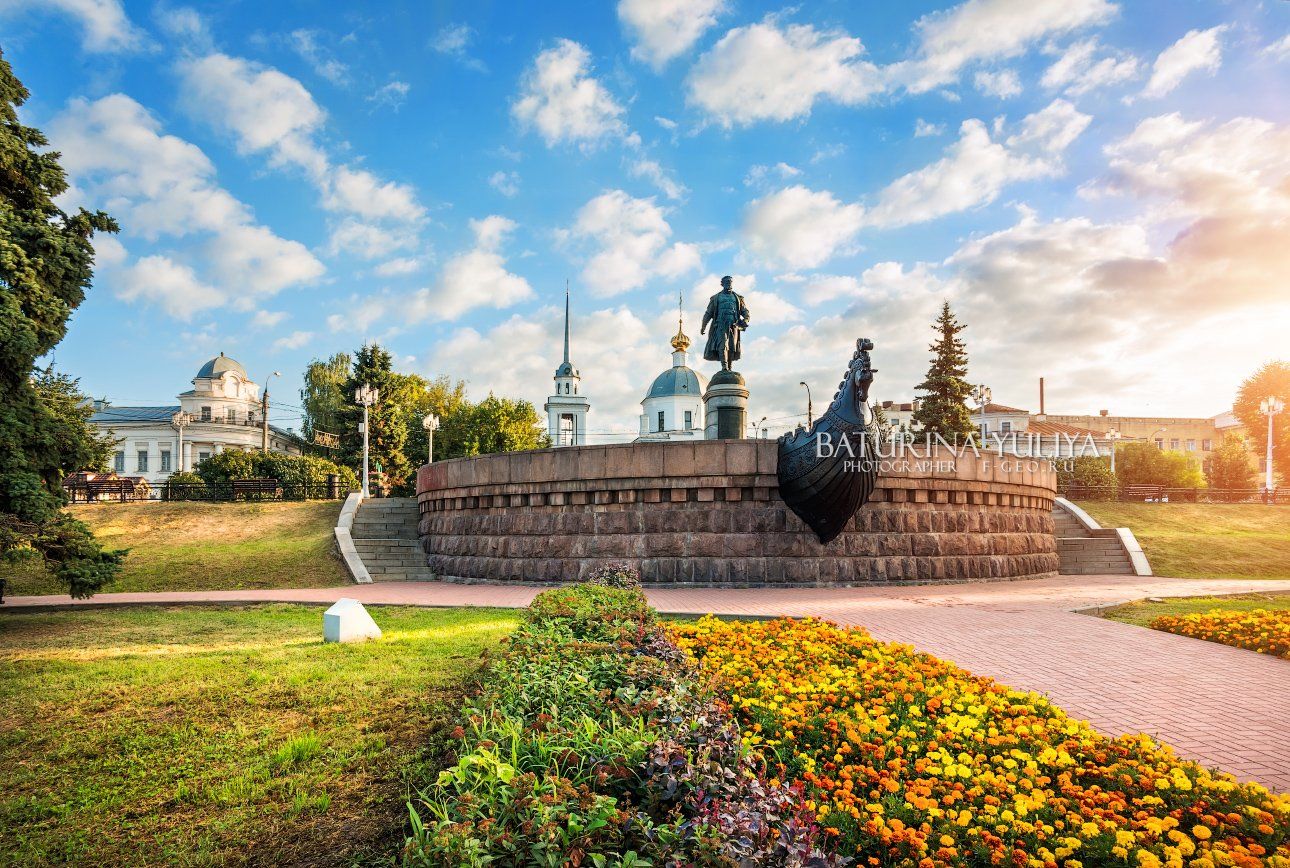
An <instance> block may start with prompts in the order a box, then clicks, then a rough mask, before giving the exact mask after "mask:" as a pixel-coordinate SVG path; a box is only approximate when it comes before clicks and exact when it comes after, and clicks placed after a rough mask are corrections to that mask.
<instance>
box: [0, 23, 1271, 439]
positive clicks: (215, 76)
mask: <svg viewBox="0 0 1290 868" xmlns="http://www.w3.org/2000/svg"><path fill="white" fill-rule="evenodd" d="M0 45H2V46H3V48H4V51H5V56H6V57H7V59H8V60H9V61H10V62H11V63H12V64H13V66H14V68H15V71H16V72H17V74H18V75H19V76H20V77H21V78H22V79H23V81H24V82H25V83H26V84H27V86H28V87H29V88H30V90H31V91H32V99H31V100H30V101H29V103H28V104H27V106H26V107H25V109H24V111H23V116H24V119H25V120H26V121H27V122H29V123H32V124H35V125H37V126H40V127H41V128H43V129H45V130H46V131H47V133H48V134H49V136H50V138H51V140H52V144H53V146H54V147H56V148H58V149H59V150H61V151H63V152H64V159H65V165H66V166H67V168H68V169H69V174H70V176H71V180H72V183H73V189H72V190H71V191H70V192H69V194H68V195H67V196H66V197H65V199H66V203H65V204H66V205H67V206H69V207H70V206H73V205H80V204H84V205H86V206H90V207H102V208H105V209H107V210H109V211H111V212H112V213H113V214H114V215H115V216H117V217H118V219H119V220H120V222H121V224H122V229H123V231H122V233H121V234H120V235H119V236H117V237H116V238H115V239H113V240H109V241H105V242H103V243H102V244H100V257H99V258H100V264H99V270H98V275H97V277H96V280H95V287H94V290H93V291H92V292H91V293H90V297H89V300H88V301H87V302H86V304H85V305H84V307H83V308H82V309H81V310H80V311H78V313H77V314H76V316H75V319H74V321H73V324H72V328H71V331H70V333H69V335H68V337H67V339H66V340H65V341H64V342H63V344H62V345H61V346H60V347H59V348H58V351H57V362H58V364H59V366H60V367H62V368H64V369H65V370H67V371H68V372H70V373H72V374H74V375H77V376H80V377H81V378H82V381H83V384H84V386H85V387H86V389H87V390H89V391H90V392H92V393H94V394H96V395H106V396H107V397H108V398H109V399H111V400H112V401H114V402H115V403H118V404H130V403H164V402H167V401H169V400H170V399H171V397H172V396H173V395H174V394H175V393H177V392H178V391H181V390H183V389H184V388H187V381H188V379H189V378H190V377H191V376H192V374H193V373H194V372H195V371H196V369H197V367H198V366H199V365H200V364H201V362H202V361H204V360H205V359H206V358H208V357H209V356H211V355H214V354H215V353H217V352H219V351H224V352H226V353H228V354H229V355H232V356H234V357H236V358H237V359H239V360H240V361H242V362H243V363H244V364H245V365H246V366H247V369H248V371H249V372H250V374H251V376H252V378H254V379H256V380H260V381H262V380H263V378H264V376H265V375H266V373H267V372H269V371H272V370H279V371H282V373H283V378H282V381H281V384H280V385H275V387H274V388H275V394H274V398H275V402H280V403H281V405H282V406H281V408H280V409H279V410H277V412H276V413H275V419H277V420H278V421H280V422H281V423H282V424H283V425H291V424H293V423H294V421H295V420H294V419H293V411H292V409H291V405H294V404H296V403H297V400H296V392H297V390H298V388H299V382H300V372H301V370H302V369H303V367H304V365H305V364H306V363H307V362H308V361H309V360H310V359H311V358H315V357H323V356H326V355H329V354H331V353H333V352H335V351H338V350H352V349H353V348H355V347H356V346H358V345H360V344H361V343H362V342H363V341H364V340H379V341H381V342H382V343H384V344H386V345H388V346H389V347H390V348H391V350H392V351H393V352H394V353H395V355H396V358H397V359H398V360H399V366H400V367H401V368H403V369H404V370H408V371H415V372H418V373H423V374H428V375H437V374H448V375H450V376H453V377H461V378H464V379H466V380H467V381H469V383H470V389H471V392H472V393H473V394H474V395H475V396H476V397H482V396H483V395H484V394H486V393H487V391H488V390H490V389H493V390H497V391H498V392H502V393H506V394H512V395H518V396H522V397H525V398H528V399H529V400H532V401H533V402H534V403H535V404H537V405H538V406H539V409H540V406H541V402H542V399H543V397H544V396H545V395H546V394H547V393H548V391H549V387H550V378H551V374H552V372H553V370H554V368H555V366H556V364H558V362H559V353H560V341H559V331H560V327H561V326H560V312H561V309H562V301H563V299H562V295H563V291H564V286H565V281H566V280H567V281H568V282H569V284H570V287H571V289H572V293H573V307H574V310H575V317H574V344H573V345H574V352H573V361H574V362H575V364H577V365H578V366H579V367H580V368H581V370H582V374H583V384H584V385H583V388H584V392H585V393H586V394H588V395H589V396H590V397H591V400H592V417H591V421H590V428H591V430H592V431H593V432H597V433H598V434H599V435H600V436H601V439H611V440H612V439H625V438H627V437H628V436H629V434H630V432H633V431H634V430H635V429H636V420H635V414H636V413H637V412H639V406H638V402H639V400H640V397H641V395H643V393H644V391H645V389H646V388H647V386H648V384H649V381H650V380H651V379H652V378H653V376H654V374H656V373H657V372H658V371H659V370H662V369H663V368H664V367H666V366H667V364H668V362H669V356H668V352H669V347H668V338H669V337H670V335H671V334H672V333H674V331H675V315H676V313H675V312H676V299H677V294H678V293H683V294H684V298H685V308H686V311H687V315H686V321H687V325H686V328H687V331H688V332H689V333H690V334H691V336H692V337H697V331H698V316H697V314H698V313H699V312H700V311H701V310H702V307H703V304H704V302H705V301H706V297H707V295H708V294H710V293H711V292H713V291H715V290H716V289H717V288H718V287H717V278H718V276H719V275H721V274H726V273H729V274H733V275H735V276H736V285H737V288H738V289H740V291H743V292H745V293H746V295H747V296H748V303H749V307H750V308H751V310H752V317H753V323H752V327H751V328H750V330H749V332H748V333H747V335H746V337H745V341H746V343H745V356H746V358H745V360H744V362H743V363H741V365H740V368H741V370H743V372H744V373H745V376H746V377H747V378H748V380H749V383H750V389H751V391H752V395H753V396H752V399H751V412H752V415H753V417H754V418H760V417H761V416H767V417H769V418H770V419H771V420H773V421H772V422H771V423H770V427H787V426H788V425H789V424H791V423H793V422H794V421H796V415H797V414H801V413H803V412H804V406H802V405H803V403H804V402H803V396H802V390H801V388H800V387H799V386H798V385H797V384H798V381H799V380H803V379H805V380H807V381H808V382H810V383H811V384H812V386H813V387H814V388H815V393H816V398H817V404H818V403H819V402H820V401H821V400H822V396H824V397H827V393H828V392H829V391H830V388H831V386H832V385H833V384H834V383H836V381H837V378H838V376H839V374H840V372H841V370H842V368H843V367H844V364H845V362H846V360H847V358H848V357H849V355H850V348H851V346H852V345H853V342H854V340H855V338H857V337H860V336H868V337H871V338H873V339H874V340H875V342H876V344H877V349H876V350H875V353H874V356H875V360H876V361H877V364H878V367H879V369H880V373H879V378H878V382H877V384H876V385H875V389H874V396H875V397H877V398H891V399H897V400H901V399H906V400H907V399H908V398H909V397H910V396H911V395H912V394H913V387H914V385H915V384H916V383H917V382H918V381H919V379H920V378H921V374H922V373H923V371H924V370H925V367H926V359H927V352H926V344H927V341H928V339H929V336H930V332H929V331H928V329H927V324H928V322H929V321H930V319H931V317H932V316H933V314H934V312H935V309H936V307H937V306H938V305H939V304H940V301H941V300H942V299H949V300H950V301H951V303H952V304H953V305H954V307H955V309H956V311H958V313H959V315H960V317H961V319H963V320H964V321H965V322H966V323H967V324H968V326H969V330H968V331H967V332H966V335H965V336H966V338H967V340H968V342H969V351H970V356H971V371H970V378H971V379H973V381H975V382H983V383H986V384H989V385H991V386H992V388H993V390H994V396H995V399H996V401H999V402H1000V403H1005V404H1011V405H1016V406H1021V407H1028V408H1031V409H1034V408H1035V405H1036V403H1037V386H1036V381H1037V379H1038V377H1040V376H1045V377H1046V378H1047V385H1048V398H1049V407H1048V409H1049V410H1050V412H1091V411H1096V410H1098V409H1100V408H1104V407H1105V408H1109V409H1110V410H1111V411H1112V412H1114V413H1120V414H1137V415H1157V414H1160V415H1163V414H1178V415H1183V414H1186V415H1210V414H1213V413H1216V412H1219V411H1221V410H1223V409H1225V408H1226V406H1227V405H1228V404H1229V403H1230V396H1231V393H1232V391H1233V389H1234V388H1235V386H1236V385H1237V384H1238V383H1239V381H1240V380H1241V379H1242V378H1243V377H1244V376H1246V375H1247V374H1248V373H1249V372H1250V371H1251V370H1252V369H1253V368H1254V367H1255V366H1257V365H1258V364H1259V363H1261V362H1263V361H1265V360H1267V359H1269V358H1273V357H1275V356H1276V355H1277V354H1278V353H1281V354H1282V355H1284V349H1283V347H1284V336H1285V334H1286V329H1287V326H1290V292H1288V291H1287V289H1286V287H1287V283H1286V277H1287V275H1288V274H1290V258H1288V257H1290V254H1287V252H1286V247H1287V246H1286V245H1285V243H1284V239H1285V237H1287V236H1286V232H1287V230H1288V229H1290V226H1287V223H1288V222H1290V192H1287V191H1288V190H1290V182H1288V180H1287V179H1288V178H1290V156H1288V155H1290V131H1288V130H1287V127H1286V123H1287V101H1286V100H1285V98H1284V94H1285V93H1286V90H1287V84H1290V4H1287V3H1281V2H1276V3H1274V2H1266V3H1235V2H1233V3H1222V2H1205V3H1201V2H1178V0H1175V2H1159V3H1157V2H1134V3H1128V2H1120V3H1113V2H1110V0H1029V2H1019V0H968V2H965V3H961V4H957V5H955V4H931V3H864V4H858V3H843V2H827V3H807V4H800V5H797V6H784V5H778V4H764V3H749V2H739V0H727V2H721V0H688V2H681V0H655V2H645V0H623V2H620V3H617V4H614V3H610V2H602V3H590V2H588V3H547V4H532V3H492V4H449V3H432V4H424V3H417V4H411V3H408V4H403V3H368V4H363V6H362V8H361V11H359V10H356V9H355V8H352V7H351V6H350V5H349V4H344V5H342V4H336V5H334V6H332V5H329V4H325V3H321V2H274V3H249V2H226V3H213V4H203V5H197V6H183V5H178V4H174V3H129V2H127V3H120V2H117V0H43V2H21V0H19V2H14V0H8V2H0ZM1278 239H1279V240H1278ZM694 364H695V366H696V367H697V368H698V369H699V370H700V371H702V372H703V373H705V374H709V375H710V374H711V372H712V371H713V370H714V369H715V367H716V366H715V363H708V362H702V361H697V362H695V363H694Z"/></svg>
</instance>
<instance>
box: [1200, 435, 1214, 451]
mask: <svg viewBox="0 0 1290 868" xmlns="http://www.w3.org/2000/svg"><path fill="white" fill-rule="evenodd" d="M1200 448H1201V449H1203V450H1204V451H1206V452H1209V451H1210V450H1211V449H1213V448H1214V441H1213V440H1210V439H1209V438H1208V437H1206V438H1205V439H1204V440H1202V441H1200Z"/></svg>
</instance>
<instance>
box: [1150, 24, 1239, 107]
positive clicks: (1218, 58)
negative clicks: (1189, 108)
mask: <svg viewBox="0 0 1290 868" xmlns="http://www.w3.org/2000/svg"><path fill="white" fill-rule="evenodd" d="M1225 30H1227V25H1225V24H1224V25H1221V26H1219V27H1211V28H1209V29H1208V30H1190V31H1188V32H1187V35H1185V36H1184V37H1183V38H1182V39H1179V40H1178V41H1177V42H1175V43H1174V44H1173V45H1171V46H1169V47H1168V48H1166V49H1165V50H1164V51H1162V52H1160V55H1159V56H1158V57H1157V58H1156V62H1155V63H1154V64H1153V65H1152V67H1151V80H1150V81H1148V82H1147V86H1146V88H1145V89H1144V90H1143V91H1142V95H1143V96H1145V97H1151V98H1154V97H1162V96H1164V95H1165V94H1167V93H1169V92H1170V91H1172V90H1173V89H1174V88H1176V87H1177V86H1178V85H1180V84H1181V83H1182V80H1183V79H1184V78H1186V77H1187V76H1189V75H1191V74H1192V73H1193V72H1197V71H1206V72H1214V71H1215V70H1217V69H1218V68H1219V66H1221V65H1222V63H1223V45H1222V41H1221V40H1220V38H1219V37H1221V36H1222V34H1223V31H1225Z"/></svg>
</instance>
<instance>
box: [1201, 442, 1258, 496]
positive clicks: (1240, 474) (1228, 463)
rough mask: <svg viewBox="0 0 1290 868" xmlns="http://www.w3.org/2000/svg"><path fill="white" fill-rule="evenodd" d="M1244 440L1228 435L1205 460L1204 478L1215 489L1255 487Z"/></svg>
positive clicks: (1248, 450) (1247, 449)
mask: <svg viewBox="0 0 1290 868" xmlns="http://www.w3.org/2000/svg"><path fill="white" fill-rule="evenodd" d="M1251 457H1252V456H1251V455H1250V447H1249V446H1248V445H1247V444H1246V442H1245V438H1244V437H1241V436H1240V435H1237V434H1228V435H1227V436H1226V437H1224V438H1223V442H1222V443H1220V444H1218V448H1217V449H1215V450H1214V451H1213V452H1211V453H1209V457H1208V458H1206V459H1205V478H1206V479H1207V480H1209V487H1210V488H1215V489H1242V488H1253V487H1254V486H1255V480H1254V476H1255V472H1254V462H1253V461H1251V460H1250V459H1251Z"/></svg>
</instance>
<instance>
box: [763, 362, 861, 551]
mask: <svg viewBox="0 0 1290 868" xmlns="http://www.w3.org/2000/svg"><path fill="white" fill-rule="evenodd" d="M872 349H873V341H871V340H869V339H868V338H861V339H860V340H858V341H856V351H855V354H854V355H853V356H852V357H851V364H850V365H848V366H847V372H846V376H845V377H844V378H843V380H842V382H841V383H840V384H839V385H838V392H837V394H836V395H834V396H833V403H832V404H830V405H829V409H828V410H827V411H826V412H825V413H824V415H822V416H821V417H820V418H819V419H818V420H817V421H816V422H815V424H814V425H812V426H811V427H810V428H803V427H801V426H799V427H798V428H797V430H795V431H792V432H790V433H788V434H785V435H783V436H782V437H780V438H779V470H778V475H779V495H780V497H782V498H783V499H784V502H785V503H786V504H788V508H789V509H791V510H793V512H795V513H796V514H797V517H798V518H800V519H801V520H802V521H804V522H806V523H807V524H808V525H810V527H811V529H812V530H813V531H815V535H816V536H818V537H819V538H820V542H822V543H827V542H830V541H832V540H833V539H834V538H835V537H837V535H838V534H840V533H842V530H843V528H845V527H846V525H847V522H848V521H850V520H851V516H853V515H855V513H856V510H857V509H859V508H860V507H861V506H863V505H864V503H865V502H866V501H867V500H868V499H869V497H870V495H872V494H873V489H874V486H875V485H877V482H878V460H877V459H878V456H877V452H876V449H875V442H874V432H873V428H874V424H873V411H871V410H870V409H869V385H870V384H871V383H872V382H873V375H874V368H873V367H872V366H871V365H870V362H869V351H870V350H872Z"/></svg>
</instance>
